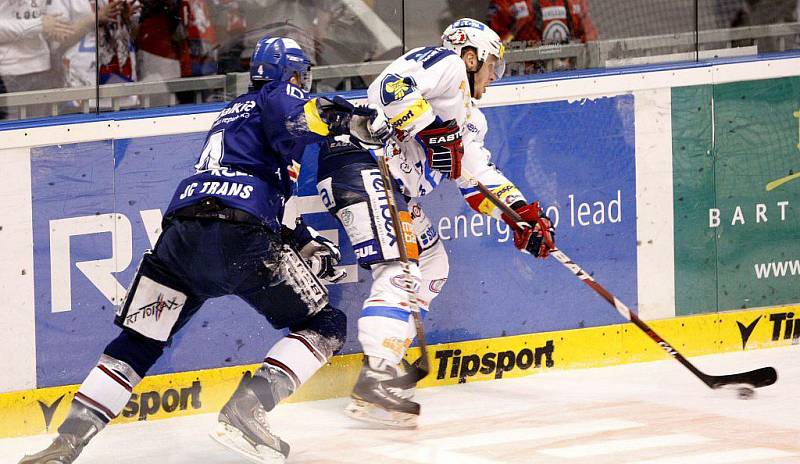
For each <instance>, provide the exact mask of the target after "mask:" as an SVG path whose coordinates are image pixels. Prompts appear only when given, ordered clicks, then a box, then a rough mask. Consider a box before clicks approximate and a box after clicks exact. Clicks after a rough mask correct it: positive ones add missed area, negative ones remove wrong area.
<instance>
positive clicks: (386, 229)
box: [351, 169, 400, 260]
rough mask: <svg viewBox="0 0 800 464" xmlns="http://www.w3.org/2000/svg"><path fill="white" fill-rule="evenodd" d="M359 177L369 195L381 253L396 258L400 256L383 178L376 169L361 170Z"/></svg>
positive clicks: (388, 258) (387, 257)
mask: <svg viewBox="0 0 800 464" xmlns="http://www.w3.org/2000/svg"><path fill="white" fill-rule="evenodd" d="M361 179H362V180H363V181H364V190H365V191H366V192H367V196H368V197H369V207H370V209H371V210H372V217H373V220H374V224H375V233H376V234H377V235H378V237H377V239H378V244H379V245H380V247H381V253H382V254H383V257H384V258H385V259H387V260H390V259H397V258H399V257H400V253H399V252H398V251H397V236H396V235H395V232H394V227H393V226H392V216H391V213H390V212H389V201H388V200H387V198H386V189H385V188H384V185H383V179H381V173H380V171H378V170H377V169H365V170H363V171H361ZM351 241H352V242H353V243H359V242H361V240H358V241H354V240H351Z"/></svg>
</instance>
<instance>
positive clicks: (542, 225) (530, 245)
mask: <svg viewBox="0 0 800 464" xmlns="http://www.w3.org/2000/svg"><path fill="white" fill-rule="evenodd" d="M514 211H516V212H517V214H519V215H520V217H522V220H523V221H525V222H526V223H527V224H525V225H523V226H522V227H520V226H519V225H518V224H517V223H516V222H514V220H513V219H511V218H510V217H508V216H506V215H505V214H503V220H504V221H506V223H508V225H510V226H511V228H512V229H513V230H514V245H515V246H516V247H517V248H518V249H519V250H520V251H522V252H523V253H530V254H532V255H533V256H536V257H537V258H547V257H548V256H549V255H550V250H552V249H553V248H555V247H556V244H555V235H556V232H555V230H554V229H553V223H552V221H550V218H549V217H547V216H545V214H544V211H542V208H540V207H539V202H538V201H534V202H533V203H531V204H529V205H525V206H522V207H519V208H515V209H514Z"/></svg>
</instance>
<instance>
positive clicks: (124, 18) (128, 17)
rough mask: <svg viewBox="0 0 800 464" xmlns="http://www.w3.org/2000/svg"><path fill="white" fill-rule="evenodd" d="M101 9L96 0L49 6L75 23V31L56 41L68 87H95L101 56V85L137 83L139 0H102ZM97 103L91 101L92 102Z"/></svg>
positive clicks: (57, 1)
mask: <svg viewBox="0 0 800 464" xmlns="http://www.w3.org/2000/svg"><path fill="white" fill-rule="evenodd" d="M97 5H98V7H99V8H100V9H99V11H97V12H95V4H94V1H91V2H89V1H87V0H52V4H51V5H50V7H49V8H48V11H51V12H52V13H54V14H58V15H60V17H62V18H64V19H66V20H68V21H69V22H70V23H71V24H73V25H74V28H75V31H74V33H73V34H71V35H69V36H68V37H66V38H65V39H64V40H63V41H60V42H56V43H54V44H53V45H54V47H53V50H54V52H55V53H57V54H59V55H61V54H62V53H63V56H62V60H61V61H62V64H63V67H64V83H65V84H66V86H67V87H86V86H93V85H95V84H96V82H97V75H98V69H97V60H96V56H97V55H99V57H100V69H99V76H100V84H114V83H121V82H133V81H135V80H136V59H135V52H134V46H133V37H134V36H135V33H136V28H137V26H138V23H139V11H140V9H141V5H140V4H139V2H138V0H98V2H97ZM95 16H97V20H98V22H99V25H100V40H99V46H100V49H99V53H97V55H96V52H97V50H96V46H97V45H98V40H97V34H95ZM120 100H121V101H120V106H122V107H125V106H134V105H136V104H137V103H138V99H137V98H136V97H125V98H123V99H120ZM94 104H96V103H95V102H93V101H92V102H90V105H94ZM100 106H101V107H103V108H106V109H108V108H110V107H111V100H110V99H104V100H103V101H101V103H100Z"/></svg>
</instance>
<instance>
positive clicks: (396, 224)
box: [372, 142, 430, 380]
mask: <svg viewBox="0 0 800 464" xmlns="http://www.w3.org/2000/svg"><path fill="white" fill-rule="evenodd" d="M390 144H391V142H389V143H388V144H387V145H384V146H383V147H381V148H378V149H375V150H372V154H373V156H374V157H375V159H376V160H377V161H378V168H379V170H380V173H381V181H382V182H383V188H384V191H385V192H386V203H388V206H389V215H390V216H391V219H392V227H393V228H394V233H395V237H397V248H398V251H399V252H400V264H401V266H402V268H403V290H405V292H406V297H407V298H408V305H409V308H410V309H411V317H412V319H413V320H414V327H415V328H416V330H417V343H419V349H420V357H419V359H418V360H416V361H414V363H412V368H413V371H412V372H409V373H408V375H412V376H413V377H414V378H415V380H421V379H423V378H425V377H426V376H427V375H428V373H429V372H430V361H429V359H428V344H427V342H426V341H425V329H424V327H423V326H422V316H421V314H420V309H419V301H418V300H417V289H416V287H417V286H416V284H415V282H414V277H413V275H412V274H411V267H410V266H411V264H410V262H409V259H408V251H407V250H406V241H405V240H404V239H403V237H404V236H406V235H407V234H406V233H405V231H404V230H403V225H402V223H401V222H400V214H399V213H398V212H397V203H396V202H395V200H394V191H393V189H392V185H393V183H392V175H391V173H390V172H389V165H388V164H387V162H386V150H387V146H390Z"/></svg>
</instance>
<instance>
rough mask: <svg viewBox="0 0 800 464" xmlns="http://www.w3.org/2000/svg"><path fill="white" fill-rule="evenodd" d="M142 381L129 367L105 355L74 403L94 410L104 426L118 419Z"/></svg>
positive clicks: (81, 388) (76, 395)
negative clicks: (132, 392) (133, 391)
mask: <svg viewBox="0 0 800 464" xmlns="http://www.w3.org/2000/svg"><path fill="white" fill-rule="evenodd" d="M140 381H141V378H140V377H139V375H138V374H137V373H136V372H134V370H133V368H131V367H130V366H129V365H128V364H126V363H124V362H122V361H120V360H118V359H114V358H112V357H110V356H108V355H103V356H101V357H100V360H99V361H98V363H97V366H95V367H94V369H92V371H91V372H89V375H88V376H87V377H86V380H84V381H83V384H81V387H80V388H79V389H78V391H77V393H75V399H74V400H73V402H77V403H80V404H81V405H82V406H84V407H85V408H87V409H88V410H90V411H92V412H93V413H94V414H95V415H96V416H97V417H99V418H100V419H101V420H102V421H103V422H104V423H108V422H109V421H110V420H111V419H113V418H115V417H117V415H119V413H120V412H121V411H122V409H123V408H124V407H125V405H126V404H127V403H128V400H129V399H130V397H131V391H132V390H133V387H135V386H136V385H137V384H138V383H139V382H140Z"/></svg>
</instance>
